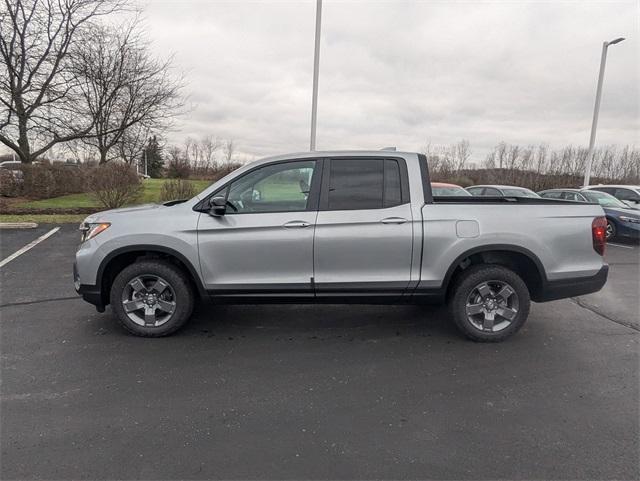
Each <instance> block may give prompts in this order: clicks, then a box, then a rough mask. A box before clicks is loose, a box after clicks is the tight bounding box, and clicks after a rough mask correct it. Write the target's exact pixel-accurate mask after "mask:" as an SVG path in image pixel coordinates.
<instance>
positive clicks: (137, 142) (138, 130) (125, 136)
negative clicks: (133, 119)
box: [117, 123, 151, 165]
mask: <svg viewBox="0 0 640 481" xmlns="http://www.w3.org/2000/svg"><path fill="white" fill-rule="evenodd" d="M150 137H151V131H150V129H149V128H148V127H147V126H146V125H144V124H142V123H141V124H137V125H132V126H131V127H129V128H128V129H125V131H124V132H123V133H122V135H121V137H120V140H119V141H118V143H117V149H118V157H119V158H120V159H121V160H123V161H124V162H125V163H127V164H129V165H134V164H135V163H136V162H139V161H140V158H141V157H142V153H143V152H144V149H145V146H146V145H147V140H148V139H149V138H150Z"/></svg>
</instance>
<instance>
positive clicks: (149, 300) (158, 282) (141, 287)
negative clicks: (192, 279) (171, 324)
mask: <svg viewBox="0 0 640 481" xmlns="http://www.w3.org/2000/svg"><path fill="white" fill-rule="evenodd" d="M122 307H123V308H124V312H125V313H126V315H127V316H128V317H129V319H131V320H132V321H133V322H135V323H136V324H138V325H140V326H144V327H158V326H161V325H163V324H164V323H166V322H168V321H169V319H171V317H172V316H173V314H174V312H175V311H176V294H175V292H174V290H173V287H171V285H170V284H169V283H168V282H167V281H166V280H164V279H163V278H161V277H159V276H156V275H153V274H144V275H140V276H137V277H135V278H133V279H132V280H130V281H129V282H128V283H127V285H126V286H125V288H124V290H123V291H122Z"/></svg>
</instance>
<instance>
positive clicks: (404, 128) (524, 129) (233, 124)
mask: <svg viewBox="0 0 640 481" xmlns="http://www.w3.org/2000/svg"><path fill="white" fill-rule="evenodd" d="M639 5H640V3H639V2H638V1H618V2H606V1H592V2H585V1H548V2H542V1H504V0H503V1H487V2H478V1H473V2H453V1H439V2H436V1H406V2H400V1H382V2H380V1H375V2H374V1H361V2H355V1H350V2H347V1H335V0H334V1H331V0H325V1H324V6H323V18H322V42H321V56H320V92H319V108H318V141H317V145H318V149H322V150H326V149H343V148H349V149H350V148H357V149H367V148H371V149H378V148H381V147H384V146H397V147H398V148H399V149H404V150H415V149H421V148H422V147H423V146H424V145H425V144H426V143H427V142H431V143H432V144H445V143H451V142H455V141H457V140H459V139H462V138H466V139H468V140H469V141H470V142H471V147H472V150H473V152H474V154H475V155H474V157H483V156H484V153H485V152H486V150H487V149H488V148H490V147H491V146H493V145H495V144H496V143H497V142H499V141H501V140H504V141H506V142H512V143H520V144H531V143H540V142H545V143H548V144H550V145H552V146H560V145H565V144H568V143H571V144H574V145H585V144H587V143H588V137H589V129H590V126H591V116H592V111H593V102H594V95H595V87H596V80H597V73H598V67H599V62H600V52H601V46H602V41H603V40H606V39H608V40H611V39H613V38H616V37H618V36H624V37H626V38H627V40H626V41H624V42H622V43H621V44H618V45H615V46H612V47H610V48H609V56H608V63H607V72H606V77H605V89H604V95H603V100H602V109H601V115H600V127H599V130H598V137H597V141H598V143H601V144H603V143H607V144H619V145H624V144H640V134H639V132H640V105H639V104H640V93H639V92H640V62H639V58H640V49H639V40H638V39H639V33H640V31H639V30H640V27H639V18H640V7H639ZM145 19H146V25H147V28H148V31H149V34H150V36H151V39H152V41H153V44H154V48H155V49H156V50H157V52H158V53H161V54H166V53H169V52H173V53H174V54H175V62H176V66H177V67H178V68H179V69H180V70H181V71H182V72H184V74H185V76H186V78H187V80H188V82H189V87H188V92H189V94H190V96H191V102H192V103H193V105H194V107H193V110H192V111H191V113H190V114H189V115H186V116H185V117H183V118H182V119H180V120H179V122H178V124H177V126H178V127H179V129H180V130H179V131H177V132H174V133H173V134H171V136H170V137H171V139H170V140H173V141H181V139H182V138H184V137H186V136H187V135H191V136H194V137H199V136H202V135H204V134H213V135H217V136H219V137H223V138H227V137H230V138H234V139H235V140H236V141H237V144H238V148H239V149H240V150H241V151H242V152H245V153H246V154H248V155H252V156H253V155H257V156H262V155H268V154H274V153H282V152H289V151H299V150H306V149H308V142H309V120H310V110H311V108H310V103H311V80H312V70H313V35H314V22H315V1H314V0H300V1H287V2H285V1H253V2H249V1H240V0H237V1H218V0H180V1H178V0H149V1H147V3H146V8H145Z"/></svg>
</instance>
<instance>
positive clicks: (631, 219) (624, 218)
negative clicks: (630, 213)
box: [618, 215, 640, 224]
mask: <svg viewBox="0 0 640 481" xmlns="http://www.w3.org/2000/svg"><path fill="white" fill-rule="evenodd" d="M618 219H620V220H621V221H623V222H631V223H632V224H640V219H636V218H634V217H627V216H626V215H621V216H620V217H618Z"/></svg>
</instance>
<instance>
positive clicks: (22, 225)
mask: <svg viewBox="0 0 640 481" xmlns="http://www.w3.org/2000/svg"><path fill="white" fill-rule="evenodd" d="M36 227H38V224H36V223H35V222H0V229H35V228H36Z"/></svg>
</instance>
